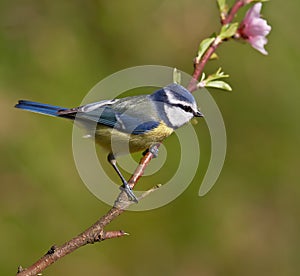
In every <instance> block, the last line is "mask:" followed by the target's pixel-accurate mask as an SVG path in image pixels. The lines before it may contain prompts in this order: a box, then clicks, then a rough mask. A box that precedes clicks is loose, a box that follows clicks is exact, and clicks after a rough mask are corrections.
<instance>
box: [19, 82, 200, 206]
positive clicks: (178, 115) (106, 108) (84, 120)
mask: <svg viewBox="0 0 300 276" xmlns="http://www.w3.org/2000/svg"><path fill="white" fill-rule="evenodd" d="M15 107H16V108H20V109H24V110H28V111H31V112H36V113H41V114H46V115H50V116H54V117H61V118H67V119H71V120H75V119H76V121H77V122H79V123H80V124H81V125H83V126H84V127H85V129H86V130H87V132H88V134H87V135H88V136H89V137H95V141H96V142H97V143H98V144H99V145H100V146H102V147H103V148H105V149H107V150H108V152H109V154H108V161H109V162H110V164H111V165H112V166H113V168H114V170H115V171H116V172H117V174H118V175H119V177H120V178H121V181H122V184H123V185H122V188H123V189H124V190H125V191H126V193H127V195H128V197H129V198H130V199H131V200H134V201H136V202H137V198H136V196H135V195H134V193H133V192H132V190H131V188H130V187H129V185H128V183H127V181H126V180H125V178H124V177H123V175H122V173H121V172H120V170H119V168H118V166H117V163H116V157H117V156H118V155H121V154H126V153H131V152H138V151H145V150H149V151H153V149H154V148H155V147H154V146H155V145H156V144H157V143H160V142H161V141H162V140H163V139H165V138H166V137H168V136H169V135H171V134H172V132H173V131H174V130H175V129H177V128H179V127H181V126H182V125H184V124H186V123H188V122H189V121H190V120H191V119H192V118H193V117H202V116H203V115H202V113H201V112H200V111H199V109H198V107H197V104H196V101H195V99H194V97H193V96H192V94H191V93H190V92H189V91H188V90H187V89H185V88H184V87H183V86H181V85H179V84H176V83H172V84H169V85H168V86H166V87H164V88H162V89H160V90H157V91H155V92H154V93H152V94H150V95H140V96H133V97H126V98H120V99H113V100H104V101H100V102H95V103H91V104H87V105H84V106H80V107H75V108H71V109H68V108H63V107H59V106H53V105H49V104H43V103H38V102H32V101H27V100H20V101H19V102H18V104H16V105H15ZM153 153H154V154H155V152H153Z"/></svg>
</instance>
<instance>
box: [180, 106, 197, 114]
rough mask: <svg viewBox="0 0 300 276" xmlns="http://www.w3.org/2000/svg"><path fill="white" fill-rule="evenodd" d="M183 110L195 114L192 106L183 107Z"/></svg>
mask: <svg viewBox="0 0 300 276" xmlns="http://www.w3.org/2000/svg"><path fill="white" fill-rule="evenodd" d="M182 108H183V110H184V111H186V112H190V113H194V112H193V110H192V108H191V107H190V106H187V105H184V106H182Z"/></svg>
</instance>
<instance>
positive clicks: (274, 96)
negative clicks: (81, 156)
mask: <svg viewBox="0 0 300 276" xmlns="http://www.w3.org/2000/svg"><path fill="white" fill-rule="evenodd" d="M299 8H300V3H299V1H296V0H291V1H289V3H288V4H287V3H284V2H282V1H270V2H268V3H266V4H265V5H264V7H263V14H264V15H265V17H266V18H267V19H268V21H269V23H270V24H271V25H272V27H273V30H272V32H271V34H270V36H269V44H268V45H267V47H266V48H267V50H268V51H269V56H267V57H264V56H263V55H261V54H260V53H258V52H257V51H255V50H253V49H251V47H250V46H249V45H246V44H245V45H243V44H242V43H236V42H235V43H234V42H228V43H225V44H224V45H222V47H221V48H220V49H219V50H218V54H219V56H220V59H219V60H217V61H213V62H211V63H210V64H209V65H208V66H207V67H206V72H208V73H210V72H212V71H215V70H216V69H217V67H218V66H222V68H223V69H224V71H225V72H226V73H229V74H230V75H231V78H230V84H231V85H232V87H233V89H234V91H233V92H232V93H226V92H220V91H216V90H212V95H213V96H214V98H215V100H216V102H217V104H218V106H219V108H220V110H221V111H222V113H223V117H224V121H225V124H226V128H227V137H228V149H227V150H228V152H227V158H226V162H225V165H224V168H223V171H222V174H221V175H220V178H219V180H218V182H217V183H216V184H215V186H214V188H213V189H212V190H211V191H210V192H209V193H208V194H207V195H206V196H204V197H201V198H200V197H198V195H197V194H198V189H199V183H200V182H201V179H202V177H203V171H204V170H205V167H206V166H207V161H208V159H209V145H210V144H209V136H208V134H207V129H206V126H205V123H204V122H203V121H201V122H200V123H199V124H198V125H197V127H196V128H197V131H198V132H199V136H200V140H201V151H202V153H203V156H201V158H203V159H202V160H203V162H202V163H201V166H200V168H199V172H198V175H197V177H196V179H195V180H194V181H193V183H192V184H191V185H190V186H189V188H188V189H187V190H186V191H185V192H184V193H183V194H182V195H181V196H180V197H179V198H177V199H176V200H175V201H173V202H172V203H170V204H168V205H167V206H165V207H162V208H160V209H156V210H152V211H147V212H128V213H126V214H123V215H122V216H121V217H120V218H118V219H117V220H116V221H114V222H113V223H112V224H111V225H110V226H109V229H112V230H114V229H123V230H125V231H127V232H129V233H131V235H130V236H129V237H124V238H121V239H114V240H109V241H105V242H103V243H101V244H95V245H90V246H86V247H84V248H81V249H80V250H78V251H76V252H75V253H73V254H71V255H69V256H67V257H65V258H64V259H62V260H61V261H59V262H58V263H56V264H54V265H53V266H51V267H50V268H48V269H47V271H46V272H44V275H83V274H86V275H87V274H89V275H209V276H210V275H299V273H300V263H299V255H300V252H299V251H300V250H299V248H300V234H299V233H300V222H299V213H300V212H299V210H300V200H299V199H300V187H299V177H300V173H299V163H300V162H299V161H300V159H299V156H300V147H299V142H300V127H299V125H300V124H299V115H300V113H299V103H300V93H299V89H298V88H297V87H298V82H299V73H300V70H299V58H300V54H299V46H300V38H299V36H298V35H297V33H298V32H297V31H298V30H297V29H298V28H297V26H298V17H299V16H298V12H299ZM218 21H219V19H218V11H217V8H216V5H215V3H214V1H211V0H185V1H183V0H176V1H171V0H166V1H157V0H152V1H137V0H132V1H127V2H125V1H120V0H116V1H104V0H103V1H100V0H99V1H96V0H94V1H83V0H82V1H79V0H77V1H33V0H31V1H30V0H28V1H19V0H16V1H1V2H0V22H1V23H0V26H1V31H0V96H1V100H0V106H1V108H0V115H1V120H0V156H1V159H0V162H1V164H0V182H1V191H0V212H1V228H0V236H1V248H2V250H1V252H0V274H1V275H13V273H15V272H16V269H17V266H18V265H20V264H21V265H23V266H24V267H26V266H28V265H30V264H31V263H32V262H33V261H35V260H36V259H37V258H39V257H40V256H41V255H42V254H44V253H45V252H46V251H47V250H48V249H49V248H50V246H51V245H52V244H62V243H63V242H64V241H66V240H67V239H69V238H71V237H72V236H74V235H76V234H78V233H79V232H81V231H82V230H84V229H85V228H86V227H87V226H89V225H90V224H92V223H93V222H94V221H95V220H96V219H97V218H98V217H99V216H100V215H102V214H104V213H105V212H106V211H107V210H108V208H109V206H107V205H105V204H104V203H102V202H100V201H99V200H98V199H97V198H96V197H94V196H93V195H92V194H91V193H90V192H89V191H88V190H87V188H86V187H85V186H84V184H83V183H82V181H81V179H80V177H79V175H78V173H77V171H76V168H75V164H74V161H73V156H72V147H71V134H72V125H71V124H70V123H68V122H65V121H64V120H57V119H54V118H49V117H45V116H41V115H35V114H30V113H28V112H25V111H24V112H22V111H20V110H16V109H14V108H13V106H14V104H15V103H16V102H17V100H18V99H31V100H36V101H41V102H45V103H52V104H56V105H61V106H66V107H73V106H76V105H78V104H79V103H80V102H81V100H82V98H83V97H84V96H85V95H86V93H87V92H88V91H89V90H90V89H91V88H92V87H93V86H94V85H95V84H96V83H97V82H98V81H100V80H101V79H103V78H105V77H106V76H108V75H110V74H112V73H114V72H116V71H118V70H121V69H124V68H127V67H130V66H136V65H145V64H158V65H166V66H170V67H175V66H176V67H177V68H179V69H180V70H183V71H185V72H188V73H191V72H192V59H193V57H194V56H195V53H196V50H197V47H198V43H199V41H200V40H201V39H203V38H205V37H207V36H209V35H210V34H211V33H213V32H214V31H216V30H218V28H219V22H218ZM200 105H201V104H200ZM172 139H173V138H170V139H169V141H166V142H165V145H166V146H167V148H169V149H170V148H172V145H173V144H172V143H173V141H174V139H173V140H172ZM191 146H192V145H191ZM173 149H174V147H173ZM174 166H175V167H176V164H175V165H174ZM164 173H166V174H167V169H166V168H165V171H164V168H163V169H162V170H161V171H160V173H159V176H160V177H161V175H164ZM147 181H149V183H154V184H156V183H157V182H159V181H161V180H160V178H159V177H155V176H154V177H151V178H147Z"/></svg>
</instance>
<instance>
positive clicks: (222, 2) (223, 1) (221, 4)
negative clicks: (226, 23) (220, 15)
mask: <svg viewBox="0 0 300 276" xmlns="http://www.w3.org/2000/svg"><path fill="white" fill-rule="evenodd" d="M217 2H218V6H219V9H220V11H222V10H223V9H224V7H225V6H226V0H217Z"/></svg>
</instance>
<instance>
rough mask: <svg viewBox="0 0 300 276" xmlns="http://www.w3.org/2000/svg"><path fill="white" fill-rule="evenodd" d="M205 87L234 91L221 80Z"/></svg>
mask: <svg viewBox="0 0 300 276" xmlns="http://www.w3.org/2000/svg"><path fill="white" fill-rule="evenodd" d="M205 87H213V88H218V89H223V90H226V91H232V88H231V86H230V85H229V84H228V83H227V82H225V81H220V80H218V81H217V80H216V81H210V82H208V83H206V85H205Z"/></svg>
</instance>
